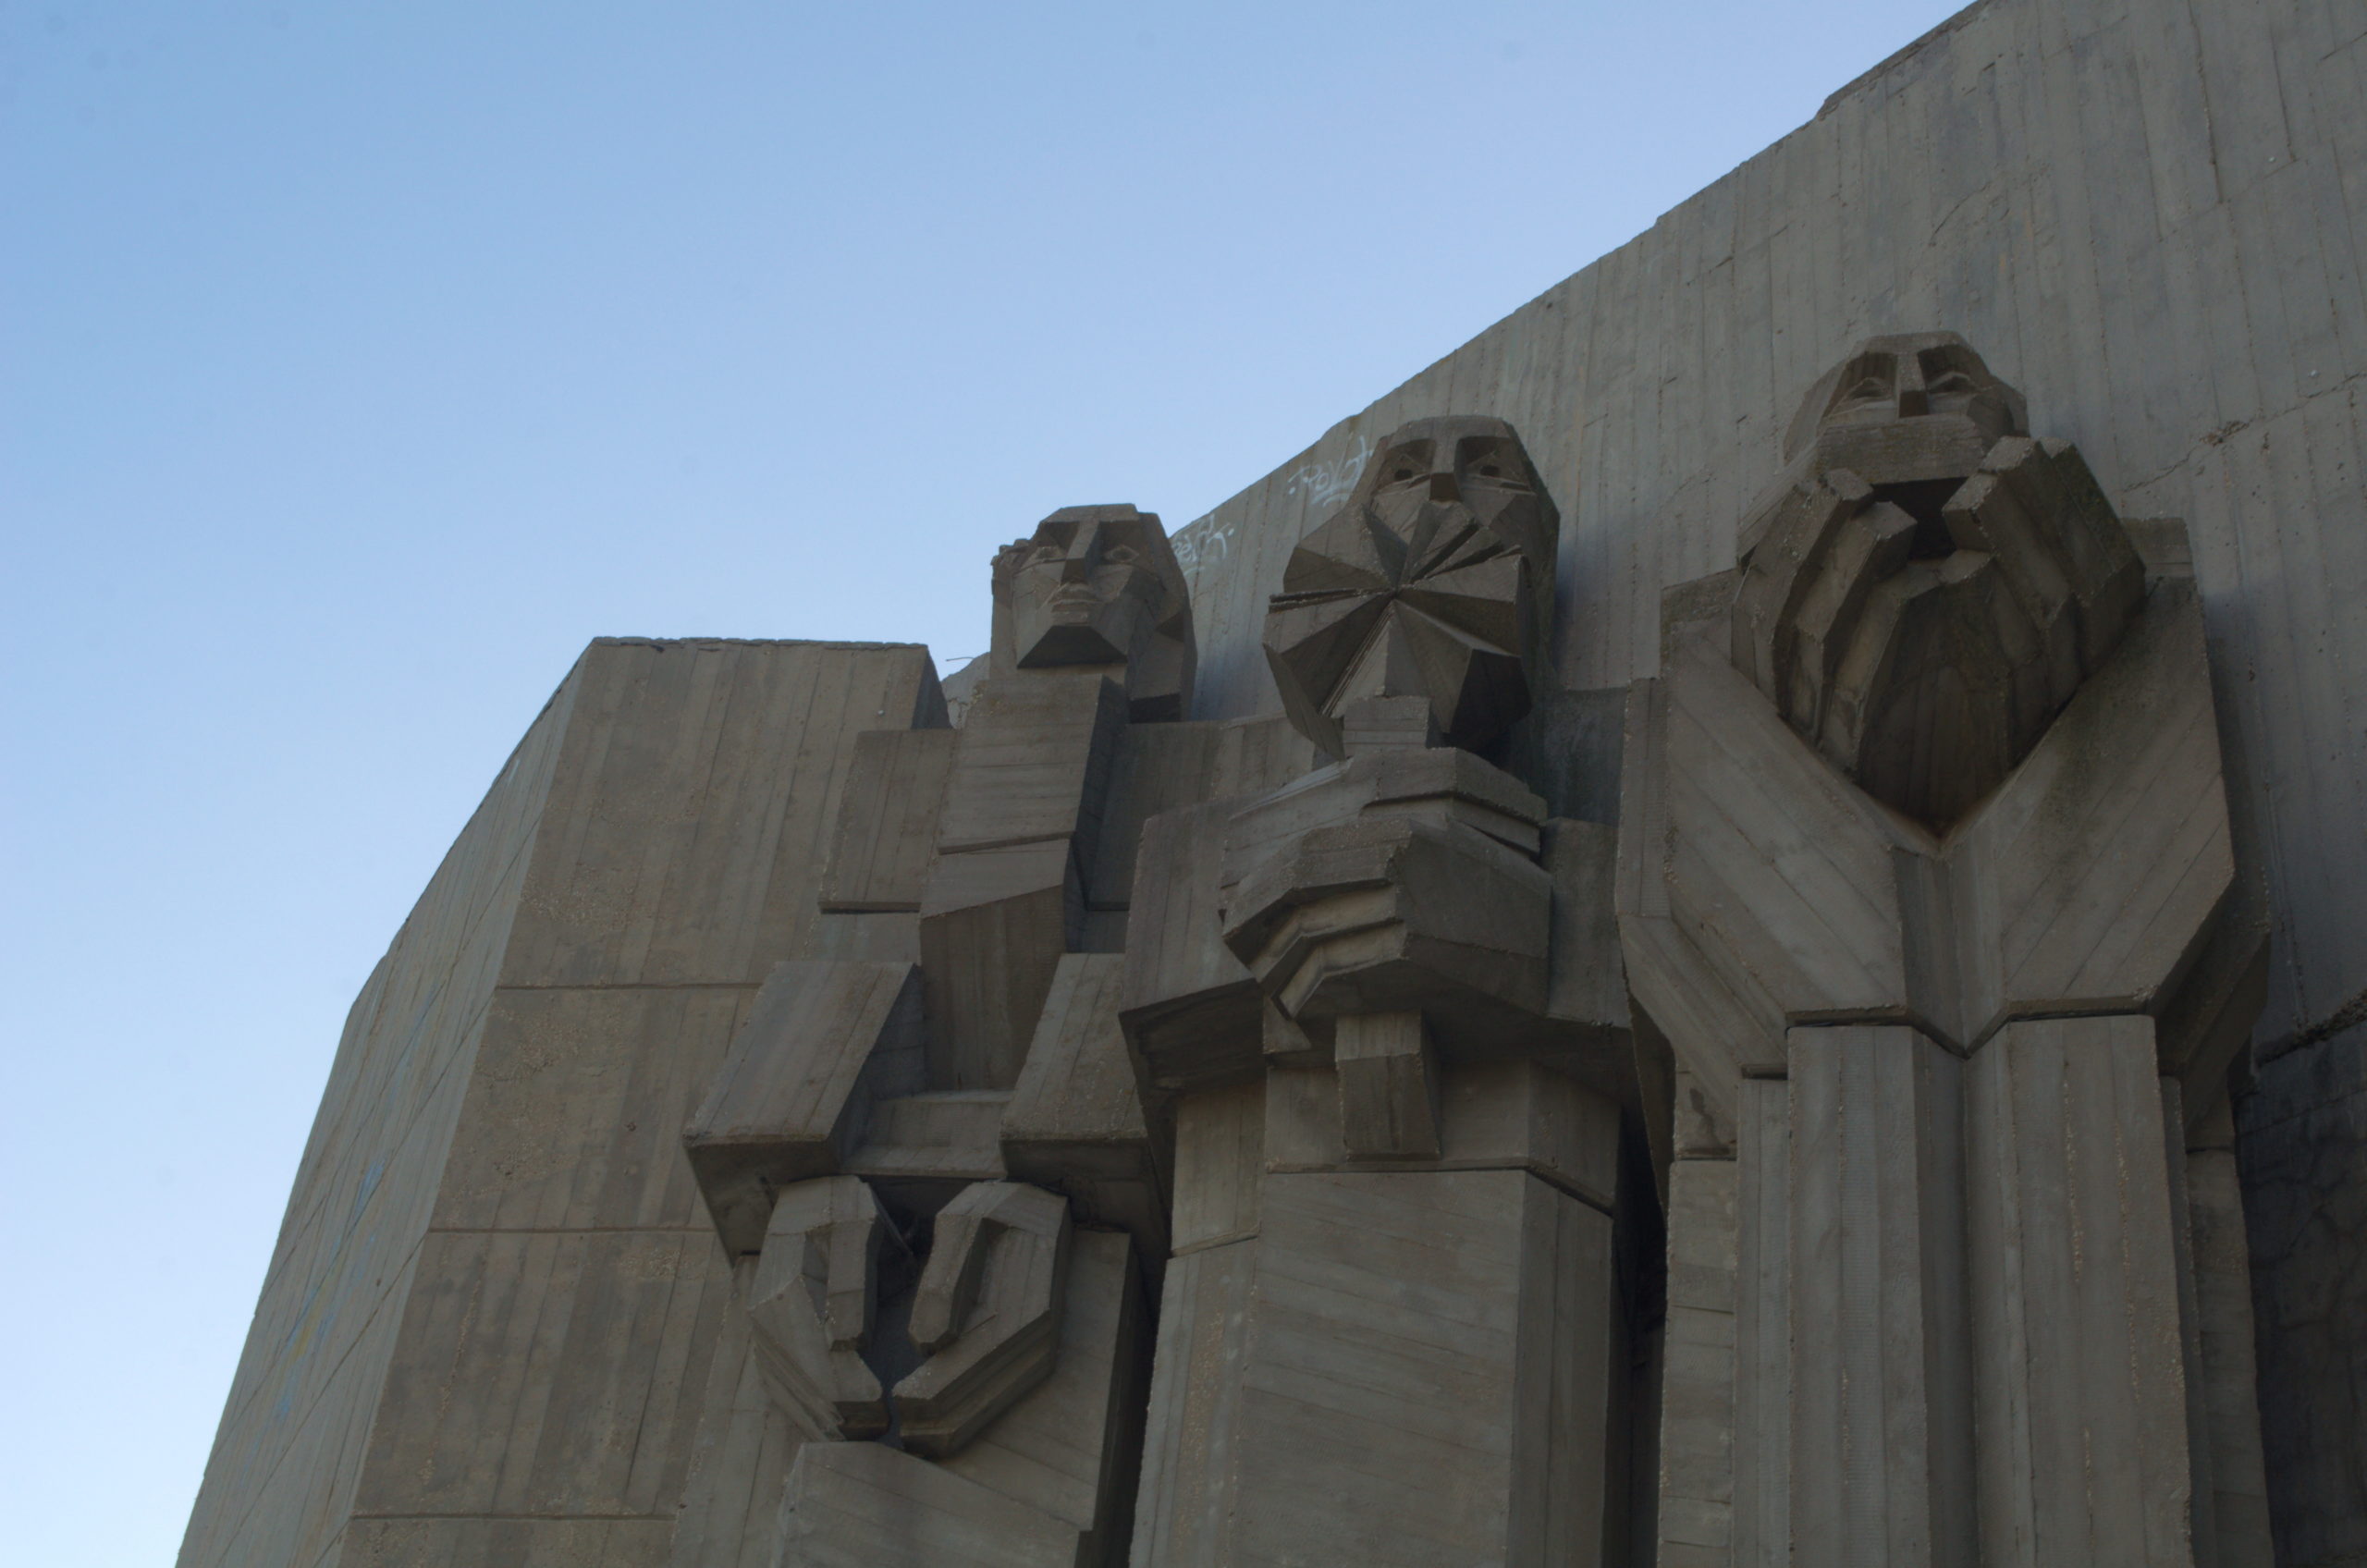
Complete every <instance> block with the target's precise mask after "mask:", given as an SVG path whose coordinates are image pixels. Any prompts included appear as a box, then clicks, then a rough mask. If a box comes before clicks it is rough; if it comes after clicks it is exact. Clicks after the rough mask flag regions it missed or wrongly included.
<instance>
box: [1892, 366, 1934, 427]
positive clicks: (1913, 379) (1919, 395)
mask: <svg viewBox="0 0 2367 1568" xmlns="http://www.w3.org/2000/svg"><path fill="white" fill-rule="evenodd" d="M1931 411H1932V394H1931V393H1930V391H1929V390H1927V389H1926V388H1925V386H1924V384H1923V367H1922V366H1921V365H1919V364H1918V363H1916V362H1915V358H1914V356H1913V355H1911V354H1902V355H1900V356H1899V361H1898V413H1899V417H1900V418H1901V419H1914V418H1916V417H1917V416H1918V415H1920V414H1928V413H1930V412H1931Z"/></svg>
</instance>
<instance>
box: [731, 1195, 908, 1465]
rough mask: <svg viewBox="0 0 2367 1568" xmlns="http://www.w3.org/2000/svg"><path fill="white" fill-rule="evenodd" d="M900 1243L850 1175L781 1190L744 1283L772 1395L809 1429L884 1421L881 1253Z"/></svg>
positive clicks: (866, 1430) (848, 1430)
mask: <svg viewBox="0 0 2367 1568" xmlns="http://www.w3.org/2000/svg"><path fill="white" fill-rule="evenodd" d="M902 1250H903V1241H902V1238H901V1237H900V1236H899V1235H898V1234H897V1233H896V1228H895V1226H894V1225H893V1224H891V1223H890V1222H889V1219H888V1218H887V1216H886V1215H884V1214H882V1213H881V1212H880V1209H879V1201H878V1200H877V1198H875V1197H873V1196H872V1194H871V1189H870V1187H869V1186H867V1185H865V1182H863V1181H862V1180H861V1179H860V1178H859V1177H854V1176H830V1177H825V1178H823V1179H821V1180H819V1181H813V1182H797V1183H796V1184H794V1185H792V1186H790V1187H787V1188H785V1189H783V1190H782V1192H781V1194H780V1198H779V1202H778V1203H776V1204H775V1205H774V1206H773V1215H772V1223H771V1224H770V1225H769V1226H768V1227H767V1230H766V1231H765V1247H764V1252H763V1254H762V1256H759V1257H758V1259H757V1262H756V1273H755V1278H754V1280H752V1281H751V1283H750V1286H749V1291H748V1316H749V1318H750V1320H751V1321H752V1323H753V1324H754V1328H755V1331H756V1354H757V1360H758V1364H759V1365H760V1366H762V1367H763V1369H764V1371H765V1374H766V1379H767V1382H768V1383H769V1384H770V1386H771V1388H772V1390H773V1393H774V1397H775V1398H776V1399H778V1400H779V1402H780V1403H782V1405H783V1406H785V1407H786V1408H787V1409H788V1410H789V1412H790V1413H791V1415H794V1416H796V1417H797V1418H798V1420H799V1422H800V1423H801V1424H802V1425H803V1427H805V1428H806V1429H807V1430H808V1431H809V1432H811V1433H812V1434H814V1435H815V1436H816V1437H825V1438H845V1439H851V1440H861V1439H865V1438H876V1437H878V1436H879V1435H880V1434H881V1433H883V1432H885V1431H887V1429H888V1406H887V1403H886V1401H884V1400H883V1399H882V1398H881V1397H880V1389H879V1378H878V1376H877V1373H876V1372H874V1371H873V1369H872V1368H871V1366H868V1365H866V1363H865V1360H864V1353H865V1351H866V1350H869V1349H871V1348H873V1346H872V1326H873V1318H874V1317H875V1315H876V1313H877V1306H878V1279H879V1264H880V1260H881V1258H882V1256H883V1255H901V1252H902Z"/></svg>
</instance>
